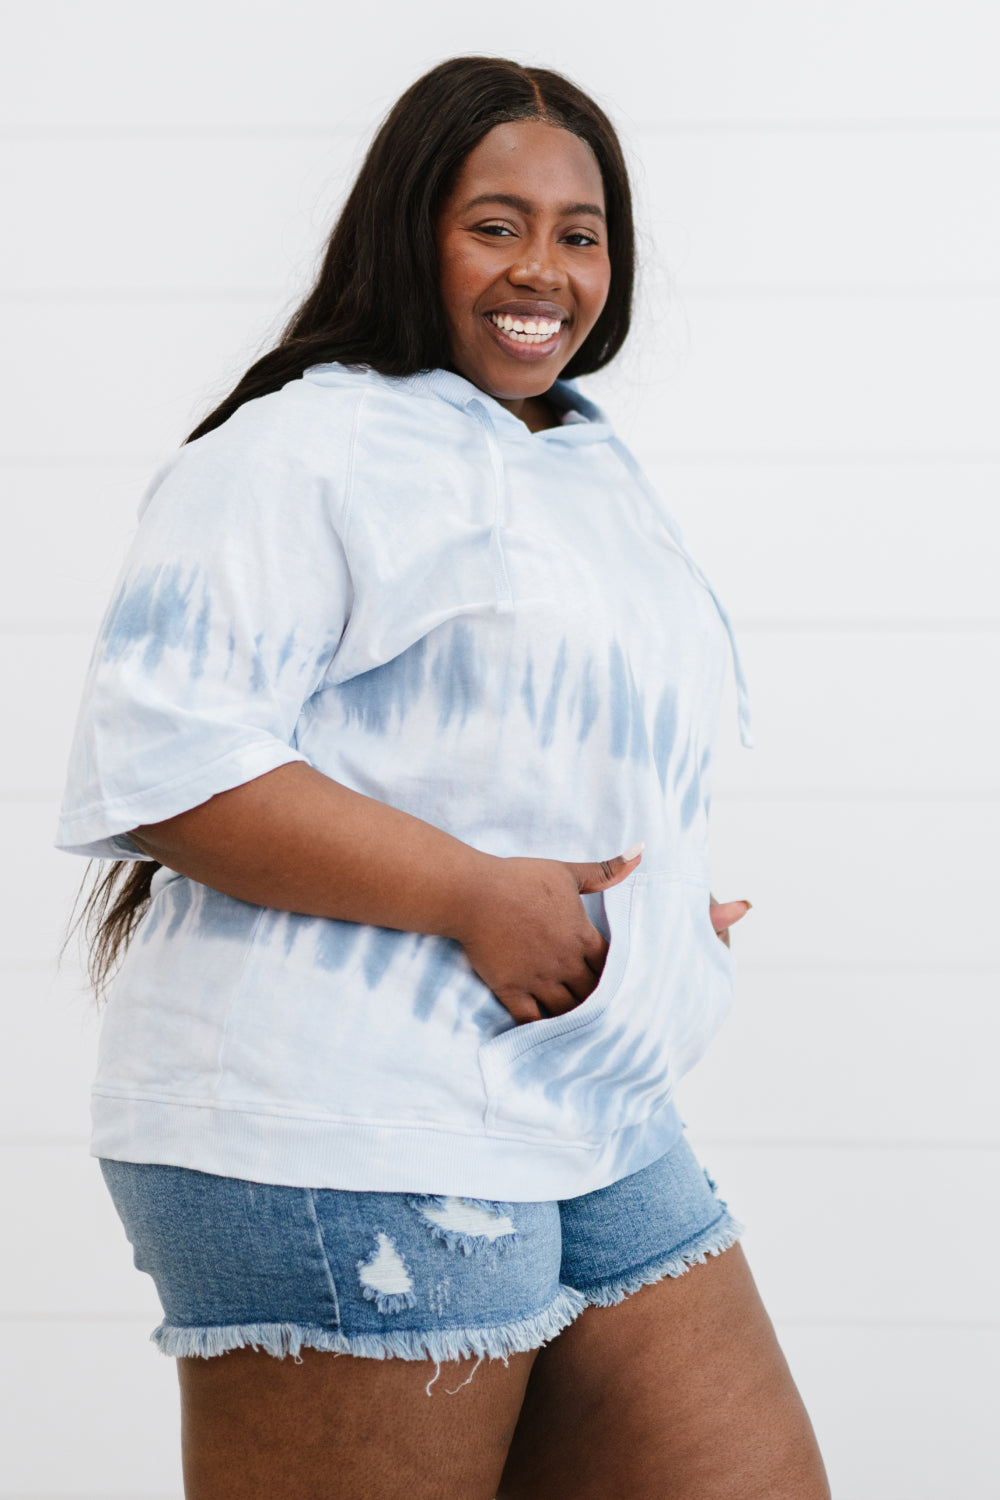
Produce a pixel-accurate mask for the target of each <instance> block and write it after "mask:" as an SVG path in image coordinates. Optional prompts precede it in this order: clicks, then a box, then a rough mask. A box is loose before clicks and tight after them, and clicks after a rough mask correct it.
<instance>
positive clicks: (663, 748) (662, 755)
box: [653, 687, 677, 791]
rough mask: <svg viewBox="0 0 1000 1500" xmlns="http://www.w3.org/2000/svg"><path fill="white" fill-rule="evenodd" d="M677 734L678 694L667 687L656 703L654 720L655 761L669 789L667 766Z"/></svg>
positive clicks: (662, 785)
mask: <svg viewBox="0 0 1000 1500" xmlns="http://www.w3.org/2000/svg"><path fill="white" fill-rule="evenodd" d="M676 736H677V694H676V692H675V691H674V689H673V688H670V687H665V688H664V689H663V691H662V693H661V694H660V701H659V702H658V703H657V705H656V717H655V718H654V720H653V761H654V763H655V765H656V774H657V776H658V777H659V778H660V786H661V788H662V789H663V790H664V791H666V789H667V767H668V765H669V764H670V753H671V751H672V750H673V747H674V741H675V739H676Z"/></svg>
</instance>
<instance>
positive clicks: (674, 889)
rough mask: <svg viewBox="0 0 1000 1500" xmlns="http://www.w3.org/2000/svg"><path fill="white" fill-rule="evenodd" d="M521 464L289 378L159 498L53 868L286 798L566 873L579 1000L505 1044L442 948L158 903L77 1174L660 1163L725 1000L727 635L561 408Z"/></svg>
mask: <svg viewBox="0 0 1000 1500" xmlns="http://www.w3.org/2000/svg"><path fill="white" fill-rule="evenodd" d="M551 397H552V399H553V400H554V401H555V402H556V404H557V405H558V406H560V407H561V408H562V411H563V420H562V422H561V423H560V424H559V425H558V426H556V427H553V428H550V429H548V430H545V431H542V432H538V433H531V432H530V431H529V430H528V428H527V427H526V426H525V425H524V423H522V422H521V421H520V420H519V419H518V418H516V417H515V416H513V414H512V413H510V412H509V411H507V409H506V408H505V407H503V406H501V405H500V404H499V403H498V402H496V401H494V400H493V399H492V398H491V397H489V396H487V395H486V394H484V393H483V392H482V391H481V390H479V389H478V388H477V387H476V386H474V385H472V384H471V383H470V382H468V381H466V380H464V379H463V378H462V377H460V376H458V375H455V374H453V373H451V372H448V371H444V370H433V371H430V372H429V373H424V374H420V375H416V376H412V377H386V376H381V375H378V374H376V373H374V372H372V371H362V370H355V369H348V368H346V367H344V366H340V365H337V364H324V365H318V366H314V367H313V368H311V369H309V370H307V371H306V372H305V374H304V375H303V376H302V377H301V378H299V379H296V380H293V381H291V382H289V383H288V384H287V385H285V386H284V387H283V388H282V389H281V390H279V391H277V392H274V393H272V394H270V395H266V396H262V397H259V398H257V399H255V400H252V401H248V402H246V403H245V404H244V405H243V406H241V407H240V408H239V409H238V410H237V411H236V412H235V413H234V414H233V415H232V416H231V417H230V418H229V419H228V420H227V421H226V422H224V423H223V424H222V425H221V426H219V427H218V428H216V429H214V430H213V431H212V432H209V433H207V434H206V435H205V436H203V437H201V438H198V439H197V440H196V441H195V442H192V443H189V444H186V445H185V446H183V447H182V448H181V449H180V450H179V451H178V452H177V453H176V454H174V455H173V456H172V457H171V458H170V460H169V461H168V462H167V463H166V464H165V465H164V466H163V468H162V469H161V470H160V471H159V472H158V474H157V475H156V476H155V477H154V479H153V481H152V483H151V484H150V486H149V488H148V490H147V492H146V495H145V496H144V498H143V502H142V506H141V510H140V524H139V527H138V531H137V534H136V537H135V540H134V543H133V545H132V548H131V551H130V554H129V556H128V558H127V560H126V563H125V566H124V569H123V572H122V576H121V579H120V581H119V584H118V587H117V590H116V593H115V595H114V598H113V599H112V601H111V603H110V605H109V608H108V610H107V613H106V615H105V618H104V621H103V624H102V627H101V630H100V633H99V637H98V640H97V643H96V646H95V649H94V653H93V657H92V660H91V664H90V668H89V671H88V676H87V680H86V684H85V688H84V693H83V701H82V704H81V708H80V714H79V719H78V723H77V729H76V735H75V739H74V743H73V748H72V752H71V758H70V767H69V773H68V779H67V785H66V791H65V797H64V801H63V806H62V810H61V815H60V822H59V828H58V833H57V846H58V847H59V848H61V849H63V850H67V851H69V852H72V853H76V854H82V855H87V856H91V857H97V858H109V859H121V858H125V859H132V858H143V857H144V856H143V855H142V853H141V851H140V850H139V849H138V848H137V846H136V845H134V844H133V843H132V841H131V840H130V839H129V837H128V830H129V829H131V828H135V827H138V826H140V825H141V824H147V823H154V822H157V821H159V820H161V819H164V818H168V817H172V816H174V815H176V814H178V813H180V812H183V811H185V810H187V809H189V808H191V807H195V806H197V805H198V804H200V803H202V802H204V801H206V800H207V799H208V798H209V797H212V796H214V795H215V794H216V793H219V792H222V791H225V790H227V789H228V788H231V787H234V786H237V785H240V784H241V783H243V782H246V781H249V780H252V779H254V778H256V777H258V776H261V775H263V774H264V773H266V772H267V771H270V770H273V769H274V768H276V767H277V766H280V765H284V764H286V763H288V762H291V761H296V760H303V761H306V762H308V763H309V764H310V765H312V766H314V767H315V768H316V769H317V770H319V771H321V772H322V773H323V774H325V775H327V776H330V777H332V778H334V779H335V780H337V781H339V782H342V783H343V784H344V785H346V786H349V787H352V788H354V789H355V790H356V791H358V792H362V793H364V794H365V795H367V796H371V797H375V798H378V799H379V800H381V801H384V802H387V803H390V804H392V805H393V806H395V807H397V808H401V809H403V810H404V811H406V812H409V813H413V814H414V815H416V816H417V817H420V818H422V819H424V820H425V821H427V822H429V823H432V824H435V825H436V826H437V827H439V828H443V829H445V830H446V831H447V832H448V833H450V834H452V835H454V836H455V837H456V838H459V839H462V840H464V841H466V842H467V843H469V844H471V845H473V846H475V847H476V848H478V849H480V850H483V851H485V852H487V853H490V854H494V855H497V856H513V855H519V856H537V857H542V858H548V859H560V860H572V861H578V860H579V861H589V860H595V859H603V858H607V857H609V856H610V855H612V854H614V853H617V852H619V851H620V850H622V849H624V848H626V847H627V846H629V845H630V844H633V843H635V842H638V841H640V840H642V841H644V842H645V846H646V847H645V851H644V854H643V859H642V861H641V863H640V865H639V866H638V868H637V869H636V870H635V871H634V873H633V874H631V875H630V876H629V877H628V878H627V879H626V880H624V881H623V882H621V883H620V884H618V885H616V886H614V887H612V888H610V889H609V890H606V891H604V892H602V893H599V894H597V895H587V896H584V897H582V898H581V899H582V900H583V901H584V904H585V906H586V908H587V911H588V914H589V916H590V919H591V921H593V923H594V925H595V926H597V927H598V928H599V929H600V930H601V931H602V932H603V933H604V935H605V937H606V938H607V939H608V943H609V947H608V954H607V959H606V963H605V966H604V969H603V971H602V973H601V975H600V978H599V981H598V983H597V986H596V988H595V989H594V990H593V992H592V993H591V994H590V995H589V996H588V997H587V999H586V1000H584V1001H583V1003H582V1004H580V1005H579V1006H577V1007H576V1008H575V1009H574V1010H572V1011H570V1012H569V1013H567V1014H566V1015H561V1016H552V1017H546V1018H543V1019H541V1020H538V1021H535V1022H531V1023H529V1024H526V1025H521V1026H518V1025H516V1024H515V1023H514V1021H513V1018H512V1017H511V1016H510V1014H509V1013H508V1012H507V1010H506V1009H505V1008H504V1007H503V1006H502V1005H501V1004H500V1002H499V1001H498V1000H497V999H496V997H495V996H494V995H493V994H492V992H491V991H490V989H489V988H488V986H487V985H486V984H485V983H484V981H483V980H481V979H480V978H479V976H478V975H477V974H476V972H475V971H474V969H473V968H472V966H471V964H470V963H469V960H468V958H467V957H466V955H465V951H464V949H463V948H462V946H461V944H459V943H457V942H456V941H454V940H453V939H451V938H446V937H439V936H432V935H427V934H419V933H410V932H401V931H396V930H394V929H390V928H383V927H378V926H370V925H366V924H361V923H353V922H346V921H341V920H337V919H334V918H323V917H310V916H302V915H299V914H296V913H292V912H285V911H278V910H275V909H272V908H269V907H261V906H253V905H250V904H248V903H246V902H243V901H239V900H237V899H235V898H233V897H231V896H227V895H224V894H222V893H221V892H219V891H216V890H213V889H211V888H209V887H208V886H205V885H201V884H199V883H198V882H196V881H193V880H190V879H188V878H187V877H185V876H183V875H179V874H177V873H176V872H174V871H172V870H169V869H166V868H163V869H160V870H158V871H157V873H156V875H155V877H154V880H153V887H152V894H151V900H150V903H149V906H148V908H147V910H146V911H145V913H144V915H143V917H142V920H141V922H140V924H139V926H138V929H137V931H136V934H135V936H134V938H133V941H132V943H131V946H130V948H129V950H128V953H127V955H126V958H125V961H124V964H123V966H122V968H121V970H120V972H119V974H118V976H117V978H116V980H115V982H114V985H113V988H112V991H111V997H110V1001H109V1004H108V1007H107V1010H106V1012H105V1014H104V1018H103V1022H102V1029H101V1038H100V1048H99V1059H98V1068H97V1076H96V1079H95V1082H94V1086H93V1094H92V1117H93V1132H92V1137H91V1152H92V1154H93V1155H95V1156H104V1157H110V1158H115V1159H120V1160H128V1161H141V1162H163V1163H167V1164H172V1165H176V1166H183V1167H190V1168H195V1169H197V1170H200V1171H204V1172H214V1173H217V1174H221V1175H224V1176H233V1177H242V1178H246V1179H250V1180H252V1181H259V1182H272V1183H279V1184H288V1185H291V1186H300V1187H314V1188H324V1187H327V1188H349V1189H354V1190H370V1191H408V1192H419V1193H441V1194H457V1195H465V1196H472V1197H477V1198H488V1199H491V1200H498V1199H499V1200H546V1199H563V1198H570V1197H574V1196H577V1195H578V1194H581V1193H585V1192H590V1191H593V1190H595V1189H597V1188H600V1187H603V1186H605V1185H607V1184H608V1183H610V1182H612V1181H615V1180H616V1179H618V1178H620V1177H623V1176H625V1175H627V1174H628V1173H630V1172H634V1171H638V1170H639V1169H640V1168H641V1167H643V1166H646V1165H648V1164H649V1163H650V1162H651V1161H653V1160H655V1159H656V1157H658V1156H659V1155H662V1154H663V1152H664V1151H666V1150H668V1149H669V1148H670V1146H671V1145H672V1144H673V1143H674V1141H675V1140H676V1139H677V1136H678V1135H679V1133H680V1130H681V1128H682V1123H681V1121H680V1119H679V1116H678V1114H677V1111H676V1108H675V1106H674V1104H673V1098H672V1096H673V1090H674V1086H675V1084H676V1082H677V1080H678V1079H679V1078H680V1077H681V1076H682V1075H683V1074H684V1073H685V1072H686V1071H687V1070H688V1069H689V1068H691V1067H692V1066H693V1064H694V1063H695V1062H696V1061H697V1060H698V1058H699V1057H700V1056H701V1054H702V1052H703V1050H704V1048H705V1047H706V1045H707V1044H708V1042H709V1040H710V1038H711V1036H712V1035H713V1033H714V1032H715V1030H716V1029H717V1027H718V1026H719V1024H720V1023H721V1021H722V1019H723V1018H724V1016H725V1014H726V1012H727V1010H728V1008H729V1006H730V1003H731V999H732V980H733V958H732V955H731V953H730V950H729V949H728V947H727V946H726V945H725V944H724V943H722V942H720V941H719V939H718V937H717V936H716V934H715V932H714V930H713V928H712V924H711V921H710V918H709V872H708V863H707V861H708V849H707V835H708V815H709V803H710V789H711V760H712V744H713V739H714V734H715V727H716V721H717V718H718V711H719V700H720V696H721V690H722V685H723V680H724V675H725V672H726V667H727V659H728V655H729V652H730V650H731V652H732V655H733V661H734V668H735V673H736V681H737V690H738V704H739V717H740V726H741V733H742V738H743V742H744V744H748V745H749V744H750V743H752V741H751V739H750V730H749V717H748V705H747V695H746V685H745V681H744V678H743V673H742V670H741V667H740V663H739V658H738V655H737V652H736V647H735V644H734V642H733V637H732V630H731V627H730V624H729V620H728V618H727V616H726V614H725V611H724V610H723V608H722V606H721V605H720V603H719V601H718V599H717V598H716V596H715V594H714V592H713V590H712V589H711V587H710V585H709V583H708V581H707V580H706V578H705V577H704V574H703V573H702V572H701V571H700V569H699V568H698V567H697V565H696V564H695V563H694V561H693V560H692V559H691V557H690V555H689V554H688V552H687V550H686V549H685V547H684V544H683V540H682V538H681V535H680V532H679V530H678V528H677V526H676V523H675V522H674V521H673V520H672V518H671V517H670V516H669V515H668V513H667V512H666V510H665V508H664V506H663V504H662V502H661V501H660V499H659V497H658V496H657V494H656V492H655V491H654V490H653V489H652V487H651V486H650V484H649V483H648V481H647V480H646V479H645V477H644V475H643V474H642V472H641V470H640V468H639V466H638V465H637V463H636V461H635V459H634V458H633V457H632V455H631V454H630V453H629V452H628V450H627V449H626V448H625V446H624V445H623V444H622V443H621V442H620V440H619V439H618V438H617V437H616V436H615V434H614V432H613V430H612V428H611V426H610V424H609V422H608V420H607V418H606V417H605V416H604V414H603V413H602V412H601V411H600V410H599V409H598V408H597V407H596V406H594V405H593V404H592V403H591V402H589V401H587V400H586V399H585V398H584V397H583V396H581V395H580V393H579V392H578V391H577V390H576V388H575V386H574V385H573V384H572V383H571V382H557V384H556V385H555V387H554V388H553V391H552V392H551Z"/></svg>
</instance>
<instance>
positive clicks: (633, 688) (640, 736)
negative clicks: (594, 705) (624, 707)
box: [628, 663, 649, 765]
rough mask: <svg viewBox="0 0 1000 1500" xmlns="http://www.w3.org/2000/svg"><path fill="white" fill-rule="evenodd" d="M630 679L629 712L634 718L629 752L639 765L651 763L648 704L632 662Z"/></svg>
mask: <svg viewBox="0 0 1000 1500" xmlns="http://www.w3.org/2000/svg"><path fill="white" fill-rule="evenodd" d="M628 680H629V714H630V715H631V720H632V732H631V734H630V736H629V754H630V756H631V758H632V760H634V761H635V762H636V763H637V764H638V765H647V764H648V763H649V733H648V731H647V729H646V712H645V709H646V705H645V702H644V701H643V696H642V694H641V693H640V691H639V687H638V684H637V683H636V680H635V674H634V673H633V671H632V666H631V663H630V664H629V669H628Z"/></svg>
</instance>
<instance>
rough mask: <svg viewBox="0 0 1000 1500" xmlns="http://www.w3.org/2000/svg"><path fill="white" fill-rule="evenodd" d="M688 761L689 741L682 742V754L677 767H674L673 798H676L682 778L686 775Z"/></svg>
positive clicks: (689, 754) (689, 752)
mask: <svg viewBox="0 0 1000 1500" xmlns="http://www.w3.org/2000/svg"><path fill="white" fill-rule="evenodd" d="M690 759H691V741H690V739H687V740H685V741H684V753H683V754H682V756H681V758H680V760H679V761H678V762H677V765H676V766H675V767H674V779H673V786H672V792H673V795H674V797H676V796H677V794H678V788H679V787H680V785H681V782H682V781H683V780H684V777H685V775H686V774H687V768H688V762H689V761H690Z"/></svg>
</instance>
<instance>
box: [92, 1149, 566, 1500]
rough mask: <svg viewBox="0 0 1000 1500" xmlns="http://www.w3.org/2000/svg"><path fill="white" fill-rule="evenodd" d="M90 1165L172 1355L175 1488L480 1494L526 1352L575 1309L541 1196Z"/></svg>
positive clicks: (158, 1335)
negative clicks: (335, 1187)
mask: <svg viewBox="0 0 1000 1500" xmlns="http://www.w3.org/2000/svg"><path fill="white" fill-rule="evenodd" d="M102 1171H103V1173H104V1177H105V1181H106V1182H107V1185H108V1187H109V1189H110V1191H111V1194H112V1198H113V1200H114V1202H115V1206H116V1208H117V1210H118V1213H119V1215H120V1217H121V1219H122V1222H123V1225H124V1227H125V1230H126V1233H127V1235H128V1238H129V1240H130V1241H131V1243H132V1246H133V1253H134V1260H135V1264H136V1265H137V1266H138V1267H139V1269H140V1270H144V1271H146V1272H148V1273H149V1274H150V1275H151V1276H152V1278H153V1280H154V1282H155V1284H156V1288H157V1292H158V1294H159V1297H160V1301H161V1303H162V1305H163V1309H164V1319H163V1322H162V1323H161V1324H160V1326H159V1328H158V1329H156V1330H155V1332H154V1334H153V1338H154V1340H155V1342H156V1343H157V1344H158V1346H159V1348H160V1349H161V1350H162V1352H163V1353H165V1354H169V1355H173V1356H175V1357H177V1359H178V1373H179V1377H180V1387H181V1397H182V1418H183V1448H184V1468H185V1476H186V1483H187V1494H188V1497H189V1500H244V1497H245V1500H249V1497H251V1496H252V1497H254V1500H257V1497H259V1496H261V1495H267V1496H268V1497H273V1500H284V1497H286V1496H287V1497H288V1500H292V1497H294V1500H312V1497H315V1500H321V1497H322V1500H339V1497H352V1500H353V1497H358V1496H366V1497H367V1496H372V1497H378V1500H394V1497H395V1496H397V1495H399V1496H403V1495H405V1496H407V1497H413V1500H422V1497H425V1496H426V1497H431V1496H434V1497H442V1500H445V1497H448V1500H450V1497H453V1496H459V1495H461V1496H467V1497H468V1500H477V1497H479V1496H483V1497H484V1500H492V1496H493V1495H494V1494H495V1492H496V1484H497V1481H498V1479H499V1475H500V1472H501V1470H502V1467H503V1460H504V1455H505V1452H506V1448H507V1445H508V1443H509V1440H510V1437H511V1434H512V1432H513V1428H514V1424H515V1421H516V1418H517V1412H518V1409H519V1406H520V1403H521V1399H522V1397H523V1393H524V1387H525V1383H526V1381H527V1377H528V1372H529V1370H530V1366H531V1362H532V1359H533V1357H534V1351H535V1350H536V1349H537V1347H538V1346H539V1345H540V1344H541V1343H542V1342H543V1341H544V1340H545V1339H547V1338H552V1337H554V1336H555V1335H556V1334H557V1333H558V1332H559V1331H560V1329H562V1328H563V1327H564V1326H565V1325H566V1324H567V1323H568V1322H570V1321H571V1319H572V1318H573V1317H574V1316H575V1315H576V1314H577V1313H578V1312H579V1311H580V1310H581V1309H582V1307H583V1306H584V1299H583V1297H582V1296H581V1295H580V1294H579V1293H577V1292H574V1291H572V1289H570V1288H567V1287H564V1286H562V1285H561V1283H560V1279H559V1277H560V1257H561V1235H560V1219H559V1205H558V1204H556V1203H527V1204H526V1203H517V1204H504V1203H491V1202H483V1201H481V1200H470V1199H459V1198H447V1197H429V1196H424V1195H413V1194H404V1193H374V1192H371V1193H351V1192H339V1191H329V1190H320V1189H317V1190H313V1189H300V1188H293V1187H282V1186H276V1185H273V1184H266V1183H253V1182H247V1181H243V1180H241V1179H237V1178H227V1177H219V1176H214V1175H212V1174H207V1173H202V1172H195V1171H191V1170H188V1169H185V1168H180V1167H170V1166H160V1165H155V1164H134V1163H128V1162H115V1161H104V1162H102Z"/></svg>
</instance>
